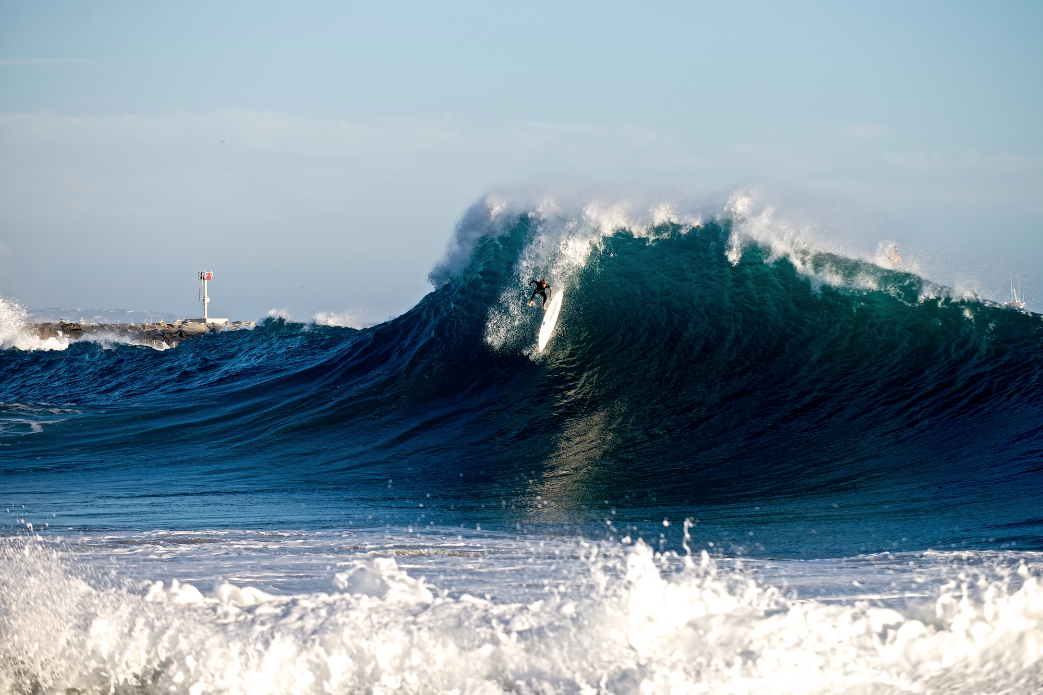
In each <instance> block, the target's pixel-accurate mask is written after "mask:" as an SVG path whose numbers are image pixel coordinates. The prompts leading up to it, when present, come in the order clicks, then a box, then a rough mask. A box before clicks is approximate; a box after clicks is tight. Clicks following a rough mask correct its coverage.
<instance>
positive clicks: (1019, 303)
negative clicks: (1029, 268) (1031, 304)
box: [1007, 277, 1028, 311]
mask: <svg viewBox="0 0 1043 695" xmlns="http://www.w3.org/2000/svg"><path fill="white" fill-rule="evenodd" d="M1007 306H1009V307H1010V308H1011V309H1017V310H1018V311H1025V310H1027V309H1028V304H1026V303H1025V295H1024V294H1023V293H1022V292H1021V279H1020V278H1019V279H1018V288H1017V289H1014V278H1013V277H1012V278H1011V279H1010V301H1009V302H1007Z"/></svg>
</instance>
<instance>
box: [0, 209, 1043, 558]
mask: <svg viewBox="0 0 1043 695" xmlns="http://www.w3.org/2000/svg"><path fill="white" fill-rule="evenodd" d="M731 235H732V230H731V223H730V222H729V221H728V220H718V221H714V222H711V223H707V224H705V225H702V226H698V227H683V226H677V225H662V226H660V227H657V228H655V229H653V230H651V232H650V233H649V234H641V235H635V234H633V233H630V232H628V231H624V230H621V231H619V232H617V233H614V234H610V235H607V236H602V237H599V238H598V239H597V240H596V242H594V243H593V244H592V246H591V250H590V251H589V253H588V254H586V255H584V256H583V259H582V262H580V263H576V262H571V263H568V262H565V261H564V260H562V259H563V258H564V256H563V255H562V253H561V251H560V249H561V248H563V247H561V246H560V244H559V246H554V245H553V244H550V245H549V246H548V244H549V242H548V240H547V234H546V230H545V229H544V228H542V227H541V222H540V220H539V218H538V217H536V216H534V215H527V214H522V215H518V216H515V217H514V218H512V219H511V220H509V221H508V223H507V224H502V223H500V224H497V225H493V224H492V223H490V224H489V226H488V228H486V229H479V230H478V233H474V230H473V229H472V230H471V233H470V236H469V237H468V241H467V246H466V253H464V255H463V258H464V259H465V262H463V263H458V266H459V267H455V268H448V267H447V269H443V270H441V271H440V272H439V274H438V277H437V278H436V284H437V287H436V289H434V290H433V291H432V292H431V293H430V294H429V295H427V296H426V297H425V298H424V299H423V300H421V301H420V303H419V304H417V306H416V307H414V308H413V309H412V310H410V311H408V312H407V313H405V314H403V315H402V316H399V317H398V318H396V319H394V320H392V321H389V322H387V323H384V324H381V325H378V326H374V327H371V328H367V329H364V330H353V329H348V328H334V327H324V326H316V325H311V324H297V323H290V322H287V321H284V320H277V319H269V320H267V321H265V322H264V323H262V324H260V325H259V326H258V327H257V328H256V329H254V330H249V331H237V332H227V333H222V334H216V335H208V336H205V337H203V338H199V339H195V340H191V341H187V342H185V343H183V344H181V345H179V346H177V347H176V348H175V349H172V350H167V351H156V350H153V349H151V348H146V347H140V346H131V345H107V346H103V345H100V344H96V343H75V344H72V345H70V346H69V347H68V349H66V350H62V351H25V350H15V349H7V350H2V351H0V418H2V419H3V422H4V429H3V430H2V431H0V476H2V481H3V482H2V485H0V497H2V500H0V501H2V502H3V503H4V504H5V505H10V506H13V507H14V508H15V509H17V510H20V509H21V506H22V505H25V506H26V513H27V514H29V515H31V516H32V517H33V518H36V519H38V520H41V521H42V520H44V519H47V520H49V521H48V522H47V523H51V524H52V526H54V527H55V528H61V529H69V528H72V529H116V530H145V529H157V528H164V529H179V528H180V529H196V528H209V529H220V528H239V529H243V528H245V529H263V528H271V527H278V528H297V529H336V528H349V527H390V528H396V529H398V528H404V527H406V526H411V527H416V528H418V529H423V528H428V527H431V528H435V527H440V528H445V527H454V526H455V527H459V526H461V525H463V526H465V527H467V528H469V529H474V528H475V527H478V526H480V527H482V528H484V529H492V530H497V529H499V530H517V529H519V528H520V529H525V530H527V531H532V532H538V533H548V534H564V535H569V534H581V535H585V536H596V537H611V538H618V537H620V536H623V535H625V534H636V535H641V536H643V537H645V538H647V539H649V540H650V541H652V542H653V543H657V544H658V543H660V542H661V543H662V544H663V546H669V547H673V548H677V547H679V544H680V541H681V536H680V534H681V522H682V520H683V519H685V518H690V519H693V520H695V522H696V526H695V529H694V530H693V535H694V536H695V537H696V538H698V541H699V542H700V543H701V544H704V545H705V544H706V543H710V542H713V543H714V546H713V547H714V548H715V549H716V550H719V551H723V552H725V553H734V554H745V555H754V556H786V555H792V556H828V557H835V556H845V555H857V554H860V553H863V552H877V551H880V550H902V551H919V550H926V549H929V548H933V549H951V548H979V549H982V548H996V549H999V548H1016V549H1043V512H1041V510H1043V322H1041V321H1040V317H1039V316H1037V315H1031V314H1027V313H1023V312H1019V311H1015V310H1012V309H1009V308H1005V307H1001V306H997V305H994V304H989V303H986V302H981V301H975V300H956V299H952V298H950V297H948V296H947V295H946V294H945V293H944V292H942V293H939V292H937V291H936V290H937V288H934V287H933V286H931V285H930V283H928V282H927V281H925V280H923V279H922V278H919V277H917V276H916V275H913V274H910V273H905V272H901V271H898V270H886V269H882V268H880V267H878V266H876V265H873V264H870V263H867V262H864V261H859V260H854V259H849V258H845V257H842V256H838V255H834V254H829V253H825V252H822V253H817V254H811V255H810V256H807V257H804V258H802V259H801V260H800V268H799V271H798V267H796V266H795V265H794V262H793V261H791V260H789V259H786V258H783V259H775V260H773V259H771V258H769V257H768V255H767V252H766V251H765V250H763V249H761V248H759V247H758V246H756V245H755V244H748V245H746V246H745V248H744V250H743V251H742V253H741V257H733V259H732V260H729V258H728V257H727V255H726V252H727V250H728V248H729V242H730V239H731ZM559 241H560V240H559ZM566 241H567V238H566ZM545 247H547V248H549V249H550V250H545ZM541 249H543V250H541ZM736 258H737V262H733V260H736ZM566 260H567V259H566ZM809 269H810V270H809ZM817 273H818V274H817ZM533 274H534V275H538V276H546V277H547V278H548V279H549V280H550V281H551V283H552V284H554V285H555V286H557V287H559V288H561V289H564V290H565V291H566V298H565V302H564V306H563V310H562V314H561V318H560V322H559V325H558V329H557V332H556V334H555V336H554V338H553V339H552V341H551V343H550V345H549V346H548V348H547V350H546V351H545V352H544V353H542V354H539V353H536V352H535V346H534V343H535V336H536V333H537V331H538V327H539V321H540V318H541V312H540V311H539V310H538V308H536V307H534V308H532V309H528V308H527V307H526V306H525V302H526V300H527V299H528V295H527V294H526V293H525V288H524V283H525V282H526V281H527V280H528V279H529V277H531V275H533ZM821 277H828V278H829V281H828V282H822V281H821ZM421 505H423V506H421ZM664 519H665V520H667V521H668V523H669V526H665V525H664V524H663V521H664ZM661 534H662V535H661Z"/></svg>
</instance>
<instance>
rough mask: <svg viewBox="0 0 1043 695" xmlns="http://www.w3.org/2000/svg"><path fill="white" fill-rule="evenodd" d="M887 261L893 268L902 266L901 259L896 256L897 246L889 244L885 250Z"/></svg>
mask: <svg viewBox="0 0 1043 695" xmlns="http://www.w3.org/2000/svg"><path fill="white" fill-rule="evenodd" d="M887 260H889V261H891V265H893V266H896V267H897V266H901V265H902V257H901V256H899V255H898V244H891V245H890V246H889V247H888V249H887Z"/></svg>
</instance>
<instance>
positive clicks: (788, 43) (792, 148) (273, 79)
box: [0, 0, 1043, 322]
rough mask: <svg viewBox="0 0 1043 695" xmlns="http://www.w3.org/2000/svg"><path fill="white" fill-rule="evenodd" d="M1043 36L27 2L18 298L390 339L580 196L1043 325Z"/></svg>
mask: <svg viewBox="0 0 1043 695" xmlns="http://www.w3.org/2000/svg"><path fill="white" fill-rule="evenodd" d="M1041 35H1043V3H1040V2H1004V3H983V2H973V3H966V2H917V3H907V2H894V3H891V2H879V3H864V2H861V3H856V2H851V3H839V2H822V3H816V2H808V3H804V2H793V3H768V2H765V3H756V2H754V3H745V2H736V3H720V2H713V3H701V2H676V3H671V2H642V3H613V2H597V3H593V2H591V3H587V2H571V3H561V2H548V3H540V2H530V3H506V2H503V3H499V2H452V1H445V2H438V3H433V2H431V3H403V2H384V3H358V4H353V3H347V2H336V3H333V2H330V3H323V2H306V1H305V2H295V3H276V2H265V1H253V2H241V3H240V2H179V3H139V2H105V1H98V2H90V3H84V2H79V1H76V2H49V1H46V0H43V1H37V2H15V1H12V0H8V1H6V2H2V3H0V296H3V297H5V298H8V299H14V300H16V301H18V302H20V303H22V304H23V305H25V306H26V307H27V308H29V309H42V308H45V307H53V306H58V307H91V308H107V309H117V308H121V309H122V308H125V309H146V308H147V309H152V310H157V311H166V312H173V313H177V314H181V315H185V316H192V315H198V314H199V313H200V305H199V303H198V300H197V289H196V288H197V280H196V277H197V273H198V271H199V270H202V269H204V268H206V269H213V270H214V273H215V279H214V282H213V283H211V287H210V295H211V298H212V301H211V315H216V316H228V317H230V318H233V319H256V318H259V317H261V316H264V315H265V314H266V312H268V311H269V310H272V309H276V310H279V311H281V312H285V313H286V314H288V315H290V316H293V317H295V318H298V319H302V320H307V319H309V318H311V317H312V316H314V315H315V314H316V313H317V312H343V313H344V314H345V315H351V316H352V317H354V320H356V321H361V322H372V321H379V320H383V319H386V318H388V317H389V316H393V315H396V314H398V313H401V312H402V311H405V310H407V309H408V308H410V307H411V306H413V305H414V304H415V303H416V302H417V301H418V300H419V299H420V298H421V297H422V296H423V295H424V294H426V293H427V292H429V291H430V290H431V285H430V284H429V282H428V280H427V276H428V273H429V271H430V270H431V268H432V267H433V266H434V265H435V264H436V263H437V262H438V260H439V259H440V258H441V257H442V255H443V253H444V251H445V249H446V245H447V243H448V242H449V240H450V238H451V236H452V233H453V229H454V225H455V224H456V222H457V221H458V220H459V219H460V218H461V217H462V215H463V214H464V213H465V211H466V210H467V208H468V207H470V206H471V205H472V204H473V203H474V202H475V201H477V200H479V199H480V198H481V197H482V196H484V195H487V194H489V193H493V192H497V191H501V190H515V189H517V188H518V187H524V186H537V187H541V189H542V190H548V191H553V190H554V187H555V185H557V182H568V183H569V184H570V185H574V184H576V182H580V183H582V184H583V185H588V186H594V187H596V186H602V185H603V186H606V187H609V188H611V187H616V188H617V189H620V190H626V189H628V188H648V189H655V188H656V187H663V188H664V189H670V190H674V191H677V190H684V191H710V192H715V193H718V194H719V193H720V192H722V191H723V192H725V193H727V192H728V191H731V190H737V189H739V188H742V187H748V186H763V187H768V188H770V189H772V190H779V191H784V192H785V195H784V196H782V197H783V198H785V199H786V200H795V201H803V206H804V207H805V208H806V207H807V206H808V205H809V204H812V203H813V204H817V205H821V206H823V207H824V208H829V209H831V210H834V211H835V210H838V209H839V210H843V211H845V215H846V217H848V218H852V217H855V218H859V219H861V220H863V223H862V224H860V225H858V230H859V231H858V233H859V234H864V235H869V236H873V237H876V236H878V237H879V238H880V239H891V240H896V241H898V242H899V244H900V247H901V248H902V252H903V257H905V258H910V257H917V258H918V259H919V263H918V265H917V267H918V268H922V269H924V272H925V274H929V275H930V276H931V279H933V280H935V281H938V282H943V283H946V284H953V285H956V286H961V287H965V288H969V289H971V290H973V291H976V292H979V293H981V294H983V295H985V296H991V297H993V298H995V299H1002V300H1005V299H1006V293H1007V292H1008V290H1009V279H1010V276H1011V275H1012V274H1013V275H1015V276H1018V277H1020V278H1021V279H1022V282H1023V285H1024V289H1025V291H1026V293H1027V294H1028V295H1029V297H1028V298H1029V302H1030V306H1031V307H1032V308H1034V309H1035V310H1037V311H1043V41H1041V40H1040V36H1041ZM798 207H800V205H798ZM845 215H839V216H838V215H833V217H832V218H831V219H834V220H835V219H838V218H840V217H844V216H845ZM865 220H869V222H865ZM823 224H824V225H826V226H827V227H828V225H829V224H831V222H829V221H828V220H827V221H824V222H823ZM826 231H827V232H828V231H829V230H828V229H827V230H826ZM838 233H839V232H838Z"/></svg>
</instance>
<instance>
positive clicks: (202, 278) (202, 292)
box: [191, 270, 228, 324]
mask: <svg viewBox="0 0 1043 695" xmlns="http://www.w3.org/2000/svg"><path fill="white" fill-rule="evenodd" d="M213 279H214V271H212V270H201V271H199V301H201V302H203V319H202V323H216V324H225V323H228V319H214V318H210V313H209V311H208V308H209V304H210V295H209V294H207V291H206V290H207V287H206V283H207V282H209V281H210V280H213ZM191 320H192V321H199V319H191Z"/></svg>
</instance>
